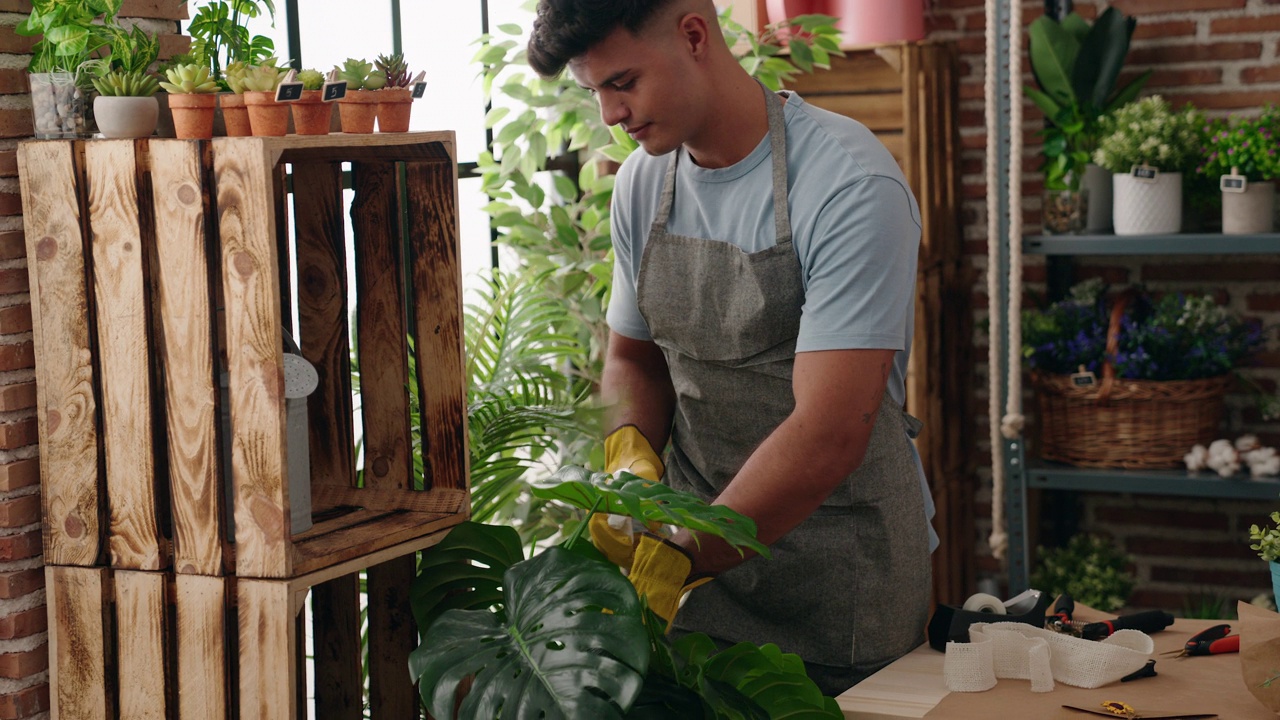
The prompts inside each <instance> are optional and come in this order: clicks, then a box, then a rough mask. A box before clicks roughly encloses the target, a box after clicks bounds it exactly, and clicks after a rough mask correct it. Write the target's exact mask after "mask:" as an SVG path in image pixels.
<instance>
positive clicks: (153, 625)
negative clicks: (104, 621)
mask: <svg viewBox="0 0 1280 720" xmlns="http://www.w3.org/2000/svg"><path fill="white" fill-rule="evenodd" d="M164 584H165V576H164V575H163V574H161V573H148V572H138V571H135V570H119V571H117V572H116V574H115V591H116V592H115V595H116V637H117V651H116V658H117V663H118V667H119V672H120V686H119V687H120V717H122V718H138V720H164V719H165V718H166V717H167V716H168V714H167V707H168V703H167V697H166V694H167V693H166V690H167V688H168V682H167V680H168V678H167V672H166V669H165V668H166V661H165V635H166V633H165V618H166V617H167V611H166V606H165V597H164Z"/></svg>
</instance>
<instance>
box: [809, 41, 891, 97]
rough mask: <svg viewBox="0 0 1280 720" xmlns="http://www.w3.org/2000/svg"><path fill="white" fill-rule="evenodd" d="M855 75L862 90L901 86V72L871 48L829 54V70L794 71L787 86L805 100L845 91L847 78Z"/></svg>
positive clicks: (870, 90)
mask: <svg viewBox="0 0 1280 720" xmlns="http://www.w3.org/2000/svg"><path fill="white" fill-rule="evenodd" d="M850 77H856V78H858V89H859V90H863V91H866V92H893V91H896V90H901V89H902V75H901V73H900V72H899V71H898V70H897V69H896V68H894V67H893V65H892V64H890V63H889V62H887V61H886V60H885V59H884V58H881V57H879V56H878V55H876V53H874V52H867V51H859V50H850V51H848V52H847V54H846V55H845V56H844V57H840V56H838V55H837V56H832V57H831V69H830V70H815V71H814V72H812V73H804V74H801V75H797V76H796V77H795V78H793V79H792V80H790V81H789V82H788V83H787V87H789V88H792V89H794V90H796V91H797V92H799V93H800V96H801V97H803V98H804V99H805V101H806V102H808V101H809V98H810V96H816V95H820V94H823V93H845V92H848V91H849V78H850Z"/></svg>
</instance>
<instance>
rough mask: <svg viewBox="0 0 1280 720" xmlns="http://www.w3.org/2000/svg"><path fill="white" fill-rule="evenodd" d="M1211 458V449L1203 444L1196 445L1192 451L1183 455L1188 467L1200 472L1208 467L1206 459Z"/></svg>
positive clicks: (1192, 470)
mask: <svg viewBox="0 0 1280 720" xmlns="http://www.w3.org/2000/svg"><path fill="white" fill-rule="evenodd" d="M1208 459H1209V451H1208V450H1207V449H1205V446H1203V445H1196V446H1195V447H1193V448H1191V452H1189V453H1187V454H1186V455H1184V456H1183V457H1182V461H1183V462H1185V463H1186V464H1187V469H1188V470H1190V471H1191V472H1199V471H1201V470H1203V469H1205V467H1206V461H1207V460H1208Z"/></svg>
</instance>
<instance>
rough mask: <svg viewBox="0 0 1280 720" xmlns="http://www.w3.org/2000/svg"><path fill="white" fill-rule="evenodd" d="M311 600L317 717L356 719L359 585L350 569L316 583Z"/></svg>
mask: <svg viewBox="0 0 1280 720" xmlns="http://www.w3.org/2000/svg"><path fill="white" fill-rule="evenodd" d="M312 592H313V595H312V600H311V611H312V637H313V642H314V648H315V663H316V665H315V688H316V700H315V706H316V718H317V720H360V718H362V717H363V716H364V715H363V709H364V699H363V696H362V692H361V689H362V687H363V683H362V682H361V678H360V658H361V655H362V654H363V653H362V651H361V648H360V644H361V643H360V597H359V592H360V588H359V585H358V578H357V577H356V575H355V574H354V573H352V574H349V575H343V576H342V577H337V578H334V579H332V580H330V581H328V582H325V583H321V584H319V585H316V586H315V588H314V589H313V591H312Z"/></svg>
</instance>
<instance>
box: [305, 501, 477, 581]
mask: <svg viewBox="0 0 1280 720" xmlns="http://www.w3.org/2000/svg"><path fill="white" fill-rule="evenodd" d="M465 519H466V518H465V517H464V516H463V515H461V514H454V515H425V514H422V513H396V514H392V515H386V516H383V517H381V518H379V519H378V520H376V521H374V522H371V523H369V524H368V525H367V526H360V527H352V528H348V529H345V530H343V531H341V532H336V533H332V534H329V535H326V536H323V537H319V538H316V539H314V540H312V541H310V542H299V543H296V547H295V550H294V566H295V567H296V568H297V573H298V575H297V578H295V580H294V582H295V584H297V583H301V586H302V587H305V586H308V585H314V584H316V583H319V582H324V581H325V580H328V579H330V578H335V577H338V576H339V575H345V574H347V573H350V572H355V571H356V570H360V569H362V568H366V567H369V566H371V565H375V564H377V563H379V562H382V561H384V560H388V559H390V558H394V557H399V556H400V555H403V554H405V553H408V552H414V551H416V550H421V549H423V548H426V547H431V546H432V545H435V544H436V543H437V542H440V538H441V537H443V535H444V533H443V531H445V530H448V529H449V528H452V527H453V526H454V525H457V524H458V523H460V522H462V521H463V520H465Z"/></svg>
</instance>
